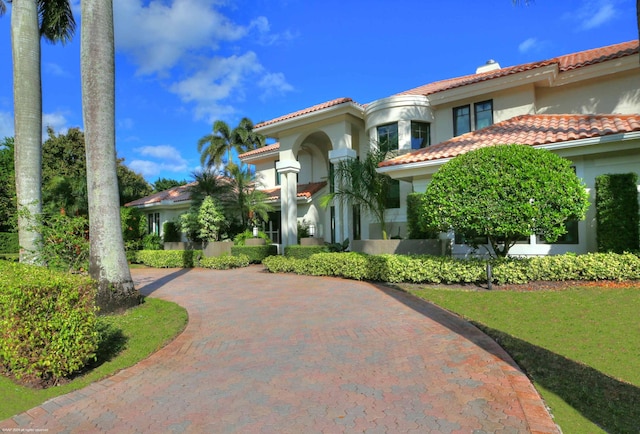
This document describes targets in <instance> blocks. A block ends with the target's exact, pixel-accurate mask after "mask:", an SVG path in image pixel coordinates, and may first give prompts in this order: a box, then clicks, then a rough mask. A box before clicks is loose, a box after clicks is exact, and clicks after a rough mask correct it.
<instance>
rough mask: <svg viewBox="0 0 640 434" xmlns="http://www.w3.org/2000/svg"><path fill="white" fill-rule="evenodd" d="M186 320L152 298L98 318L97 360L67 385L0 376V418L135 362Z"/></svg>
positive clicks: (183, 314) (170, 306)
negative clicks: (34, 385) (43, 385)
mask: <svg viewBox="0 0 640 434" xmlns="http://www.w3.org/2000/svg"><path fill="white" fill-rule="evenodd" d="M186 323H187V312H186V310H185V309H183V308H182V307H180V306H178V305H177V304H175V303H171V302H168V301H163V300H159V299H156V298H146V299H145V303H143V304H142V305H140V306H138V307H136V308H133V309H130V310H128V311H126V312H125V313H124V314H121V315H110V316H102V317H100V318H99V330H100V335H101V339H102V340H101V344H100V347H99V349H98V354H97V358H98V360H97V361H96V362H95V363H94V364H93V366H92V367H91V369H90V370H88V371H87V372H86V373H84V374H82V375H80V376H78V377H76V378H75V379H73V380H72V381H70V382H69V383H67V384H64V385H61V386H56V387H50V388H48V389H39V390H36V389H31V388H28V387H24V386H20V385H18V384H16V383H14V382H13V381H11V380H10V379H8V378H6V377H3V376H0V397H2V398H1V399H0V401H1V402H2V405H0V420H3V419H6V418H8V417H11V416H13V415H15V414H18V413H21V412H23V411H25V410H28V409H30V408H32V407H35V406H37V405H40V404H41V403H43V402H44V401H46V400H48V399H51V398H54V397H56V396H59V395H63V394H65V393H69V392H71V391H74V390H77V389H80V388H83V387H85V386H87V385H89V384H91V383H93V382H95V381H98V380H100V379H102V378H105V377H108V376H110V375H113V374H115V373H116V372H118V371H120V370H121V369H124V368H127V367H129V366H132V365H134V364H136V363H137V362H139V361H140V360H143V359H145V358H146V357H148V356H149V355H151V354H152V353H154V352H155V351H157V350H159V349H160V348H162V347H163V346H164V345H166V344H167V343H168V342H170V341H171V340H172V339H173V338H174V337H175V336H177V335H178V334H179V333H180V332H181V331H182V330H183V329H184V327H185V325H186Z"/></svg>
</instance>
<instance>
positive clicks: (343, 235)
mask: <svg viewBox="0 0 640 434" xmlns="http://www.w3.org/2000/svg"><path fill="white" fill-rule="evenodd" d="M356 155H357V154H356V151H354V150H353V149H334V150H331V151H329V161H330V162H331V164H333V165H334V166H335V165H338V164H340V162H342V161H348V160H353V159H355V158H356ZM333 182H334V185H335V188H336V189H339V188H341V186H340V185H338V184H337V182H336V180H335V179H334V180H333ZM334 206H335V209H336V242H338V243H341V242H343V241H344V240H346V239H347V238H349V237H350V235H349V205H348V204H346V203H343V202H342V201H340V200H337V201H335V204H334ZM352 241H353V240H352Z"/></svg>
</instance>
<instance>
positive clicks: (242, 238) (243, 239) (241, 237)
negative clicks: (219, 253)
mask: <svg viewBox="0 0 640 434" xmlns="http://www.w3.org/2000/svg"><path fill="white" fill-rule="evenodd" d="M253 238H254V236H253V231H250V230H246V231H244V232H240V233H239V234H238V235H236V236H235V237H234V238H233V244H234V245H236V246H244V245H245V244H246V243H247V240H250V239H253ZM258 238H260V239H263V240H264V242H265V243H266V244H271V238H270V237H269V235H267V234H266V233H265V232H263V231H258Z"/></svg>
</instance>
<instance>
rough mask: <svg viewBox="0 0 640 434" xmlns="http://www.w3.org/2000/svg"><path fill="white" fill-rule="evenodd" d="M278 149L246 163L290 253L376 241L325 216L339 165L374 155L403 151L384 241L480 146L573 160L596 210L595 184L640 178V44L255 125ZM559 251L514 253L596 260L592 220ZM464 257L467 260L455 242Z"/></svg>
mask: <svg viewBox="0 0 640 434" xmlns="http://www.w3.org/2000/svg"><path fill="white" fill-rule="evenodd" d="M254 130H255V131H256V132H257V133H260V134H263V135H265V136H267V137H269V138H272V139H274V140H276V141H277V142H276V143H275V144H272V145H269V146H266V147H263V148H260V149H257V150H254V151H251V152H248V153H245V154H243V155H241V156H240V158H241V160H242V161H243V162H244V163H246V164H251V165H254V166H255V170H256V173H257V175H258V177H259V179H260V181H261V182H262V184H263V185H264V186H265V188H266V189H267V190H268V192H269V194H270V197H271V198H272V200H273V201H274V203H275V204H276V205H279V211H278V213H277V214H275V215H274V219H272V222H270V225H271V226H270V229H271V230H272V233H274V234H277V236H278V238H277V239H276V241H278V242H279V243H280V244H282V245H283V246H286V245H291V244H296V243H297V228H298V225H299V224H300V223H302V224H304V225H312V226H313V228H314V229H315V236H316V237H320V238H322V239H324V240H325V241H328V242H342V241H344V240H345V239H349V240H358V239H377V238H380V237H381V228H380V225H379V224H377V223H376V222H375V221H373V220H372V219H371V216H369V215H366V214H363V213H361V212H360V211H359V210H358V209H357V208H354V207H352V206H349V205H342V204H340V203H335V204H334V205H333V206H330V207H327V208H322V207H321V206H320V203H319V202H320V200H319V199H320V197H322V196H323V195H325V194H327V193H329V192H330V190H331V188H332V185H333V183H332V178H333V173H332V166H333V165H335V164H337V163H338V162H340V161H342V160H345V159H352V158H363V157H364V156H365V155H366V153H367V152H369V150H370V149H371V148H372V147H377V146H384V147H385V149H389V150H397V154H398V156H397V157H396V158H393V159H390V160H387V161H384V162H383V163H381V165H380V168H379V172H381V173H385V174H387V175H389V176H390V177H391V178H392V179H394V180H396V184H395V188H394V189H393V191H392V193H391V194H390V197H388V198H387V203H388V209H387V211H386V220H387V222H388V223H387V231H388V233H389V235H390V236H394V237H400V238H404V237H406V233H407V214H406V209H407V206H406V198H407V195H408V194H409V193H412V192H424V191H425V189H426V187H427V185H428V183H429V182H430V179H431V176H432V175H433V173H435V172H436V171H437V170H438V168H439V167H440V166H442V164H444V163H446V162H447V161H449V160H450V159H451V158H454V157H455V156H456V155H459V154H461V153H464V152H468V151H469V150H472V149H476V148H478V147H482V146H491V145H496V144H506V143H521V144H527V145H531V146H536V147H541V148H546V149H549V150H552V151H553V152H556V153H558V154H559V155H561V156H563V157H566V158H568V159H569V160H571V161H572V163H573V165H574V167H575V170H576V173H577V174H578V176H579V177H581V178H582V179H583V180H584V182H585V184H586V186H587V188H588V189H589V193H590V196H591V201H592V203H593V200H594V197H595V192H594V183H595V177H596V176H598V175H600V174H604V173H628V172H636V173H638V172H639V171H640V62H639V55H638V41H630V42H626V43H621V44H616V45H612V46H607V47H601V48H596V49H592V50H587V51H583V52H579V53H573V54H568V55H564V56H559V57H556V58H553V59H548V60H544V61H540V62H532V63H528V64H523V65H516V66H511V67H500V65H499V64H498V63H496V62H494V61H490V62H487V64H486V65H482V66H481V67H479V68H478V69H477V70H476V72H475V73H474V74H470V75H467V76H463V77H456V78H451V79H446V80H442V81H438V82H434V83H429V84H426V85H423V86H420V87H416V88H414V89H410V90H407V91H404V92H400V93H398V94H395V95H392V96H389V97H387V98H382V99H379V100H376V101H373V102H370V103H368V104H359V103H357V102H355V101H353V100H352V99H350V98H339V99H334V100H331V101H328V102H325V103H322V104H318V105H315V106H313V107H309V108H306V109H302V110H299V111H297V112H294V113H290V114H286V115H284V116H281V117H278V118H276V119H272V120H269V121H266V122H262V123H259V124H257V125H256V126H255V129H254ZM568 229H569V233H568V234H567V236H565V237H564V238H563V239H561V240H560V242H558V243H554V244H546V243H544V242H543V241H542V240H540V239H536V237H534V236H532V237H531V239H530V240H523V242H522V243H519V244H517V245H516V246H514V248H513V249H512V250H511V251H510V253H513V254H522V255H528V254H535V255H539V254H555V253H564V252H568V251H572V252H577V253H584V252H588V251H595V250H596V239H595V210H594V207H593V206H591V207H590V209H589V212H588V215H587V219H586V220H585V221H581V222H577V223H574V224H571V225H568ZM453 252H454V254H456V255H465V254H467V253H469V251H468V248H467V247H466V246H464V245H463V244H457V243H455V242H454V246H453Z"/></svg>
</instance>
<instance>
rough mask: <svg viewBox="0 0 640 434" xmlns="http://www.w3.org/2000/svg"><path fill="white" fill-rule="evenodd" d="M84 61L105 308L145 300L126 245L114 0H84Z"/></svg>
mask: <svg viewBox="0 0 640 434" xmlns="http://www.w3.org/2000/svg"><path fill="white" fill-rule="evenodd" d="M81 8H82V35H81V43H80V66H81V78H82V115H83V119H84V127H85V140H86V142H85V143H86V158H87V189H88V193H89V194H88V196H89V228H90V232H89V273H90V274H91V277H93V278H94V279H95V280H97V281H98V295H97V298H96V302H97V305H98V306H99V307H100V308H101V311H102V312H103V313H108V312H113V311H118V310H122V309H126V308H128V307H132V306H135V305H137V304H139V303H140V300H141V299H140V294H139V293H138V291H137V290H136V289H135V287H134V284H133V280H132V279H131V272H130V271H129V266H128V264H127V258H126V256H125V251H124V241H123V238H122V230H121V226H120V207H119V194H118V177H117V171H116V149H115V57H114V36H113V2H112V0H82V2H81Z"/></svg>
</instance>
